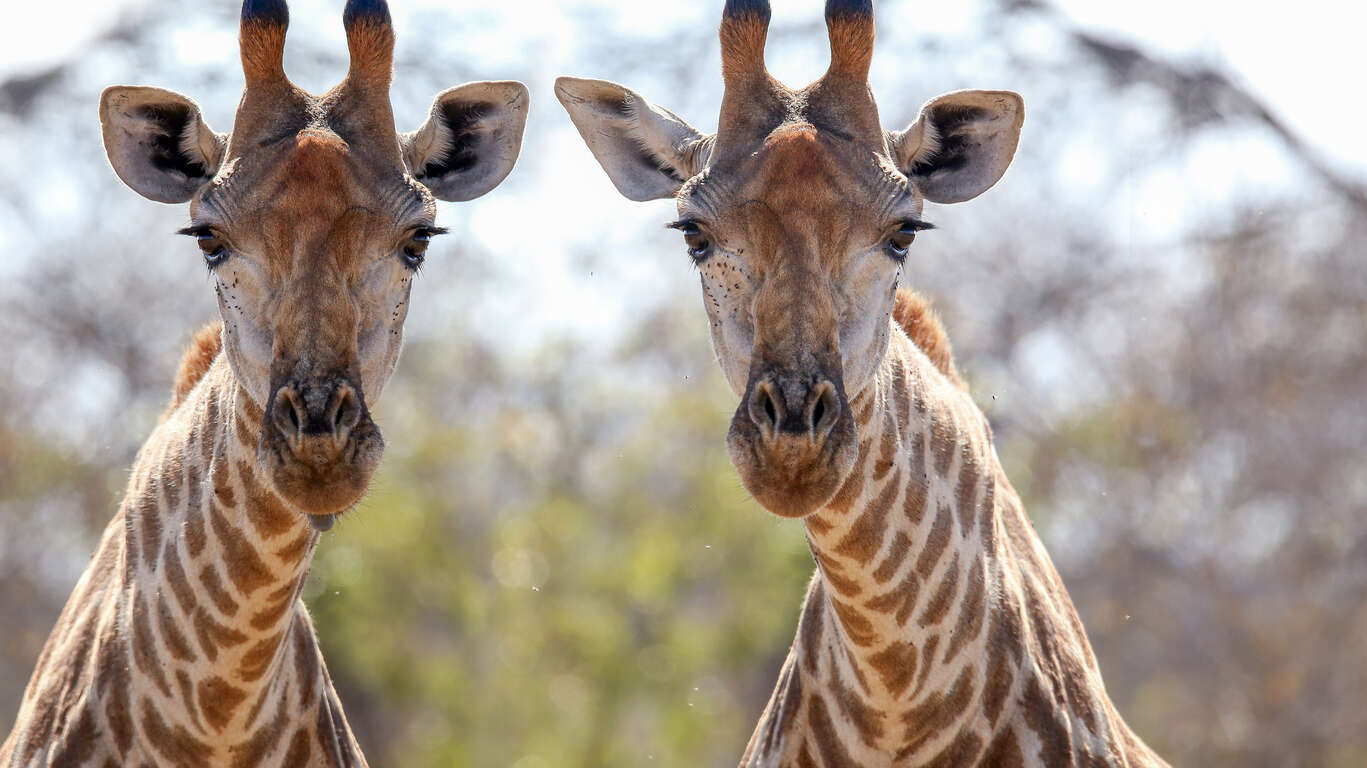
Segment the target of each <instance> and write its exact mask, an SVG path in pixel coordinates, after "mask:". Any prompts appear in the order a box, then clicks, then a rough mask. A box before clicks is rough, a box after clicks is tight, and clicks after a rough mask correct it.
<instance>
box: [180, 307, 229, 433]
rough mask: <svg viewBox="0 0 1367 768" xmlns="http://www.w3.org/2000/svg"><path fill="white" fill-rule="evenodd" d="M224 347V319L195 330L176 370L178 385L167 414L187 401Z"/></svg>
mask: <svg viewBox="0 0 1367 768" xmlns="http://www.w3.org/2000/svg"><path fill="white" fill-rule="evenodd" d="M222 348H223V322H222V321H220V320H215V321H213V322H212V323H209V324H208V325H206V326H204V327H203V328H200V329H199V330H198V331H195V335H194V336H193V337H191V339H190V346H189V347H187V348H186V349H185V354H184V355H182V356H181V358H180V370H178V371H176V385H175V389H174V390H172V395H171V405H170V406H168V407H167V409H166V413H167V414H170V413H171V412H172V411H174V410H175V409H176V408H178V407H180V404H181V403H183V402H185V398H186V397H189V395H190V390H192V389H194V388H195V385H196V384H198V383H199V380H200V379H202V378H204V374H206V373H208V372H209V366H211V365H213V364H214V358H216V357H218V353H219V352H220V351H221V350H222Z"/></svg>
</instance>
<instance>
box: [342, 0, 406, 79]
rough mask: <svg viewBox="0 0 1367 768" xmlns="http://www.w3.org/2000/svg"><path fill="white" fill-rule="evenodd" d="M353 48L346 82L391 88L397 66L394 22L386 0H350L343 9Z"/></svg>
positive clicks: (343, 23)
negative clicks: (390, 81)
mask: <svg viewBox="0 0 1367 768" xmlns="http://www.w3.org/2000/svg"><path fill="white" fill-rule="evenodd" d="M342 25H343V26H345V27H346V43H347V48H348V50H350V51H351V68H350V70H348V72H347V82H349V83H354V84H365V85H372V84H373V85H375V86H378V87H381V88H384V89H385V90H386V91H387V90H388V88H389V80H390V76H391V73H392V71H393V68H394V24H393V22H392V21H391V19H390V17H389V4H388V3H386V2H385V0H348V2H347V4H346V10H345V11H343V12H342Z"/></svg>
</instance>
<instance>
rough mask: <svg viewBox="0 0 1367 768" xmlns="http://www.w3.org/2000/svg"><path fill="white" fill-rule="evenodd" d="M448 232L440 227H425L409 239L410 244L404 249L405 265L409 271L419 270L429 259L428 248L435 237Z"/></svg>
mask: <svg viewBox="0 0 1367 768" xmlns="http://www.w3.org/2000/svg"><path fill="white" fill-rule="evenodd" d="M445 232H446V230H445V229H442V228H440V227H423V228H421V229H418V230H416V231H414V232H413V234H412V235H409V237H408V243H407V244H406V245H404V247H403V252H402V256H403V263H404V266H406V267H408V268H409V269H417V268H418V267H420V266H422V262H423V259H425V258H427V246H428V245H429V244H430V243H431V242H432V237H433V235H440V234H444V233H445Z"/></svg>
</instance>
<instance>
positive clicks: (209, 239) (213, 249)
mask: <svg viewBox="0 0 1367 768" xmlns="http://www.w3.org/2000/svg"><path fill="white" fill-rule="evenodd" d="M179 234H182V235H189V236H191V237H193V238H194V239H195V243H196V244H197V245H198V246H199V250H201V251H203V252H204V263H205V264H208V265H209V268H210V269H212V268H214V267H216V266H218V265H219V264H222V263H223V261H224V260H225V259H227V258H228V249H227V247H226V246H224V245H223V241H222V240H220V239H219V238H218V236H217V235H215V234H214V231H213V230H212V229H210V228H208V227H188V228H186V229H182V230H180V232H179Z"/></svg>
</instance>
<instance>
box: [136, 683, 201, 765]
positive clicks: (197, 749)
mask: <svg viewBox="0 0 1367 768" xmlns="http://www.w3.org/2000/svg"><path fill="white" fill-rule="evenodd" d="M141 724H142V732H143V734H144V735H146V736H147V743H148V744H149V745H150V746H151V747H152V748H153V749H154V750H156V752H157V754H159V755H161V756H162V757H164V758H166V760H167V762H169V763H170V764H171V765H174V766H176V768H208V766H209V761H210V760H211V759H213V755H214V748H213V747H212V746H210V745H208V744H206V743H204V742H202V741H200V740H199V739H196V738H195V737H194V735H193V734H191V733H190V732H189V731H187V730H185V728H184V727H183V726H180V725H176V726H168V725H167V724H166V721H165V720H162V719H161V715H160V714H159V713H158V712H157V711H156V709H154V708H153V707H152V702H150V701H148V700H147V699H143V700H142V720H141Z"/></svg>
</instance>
